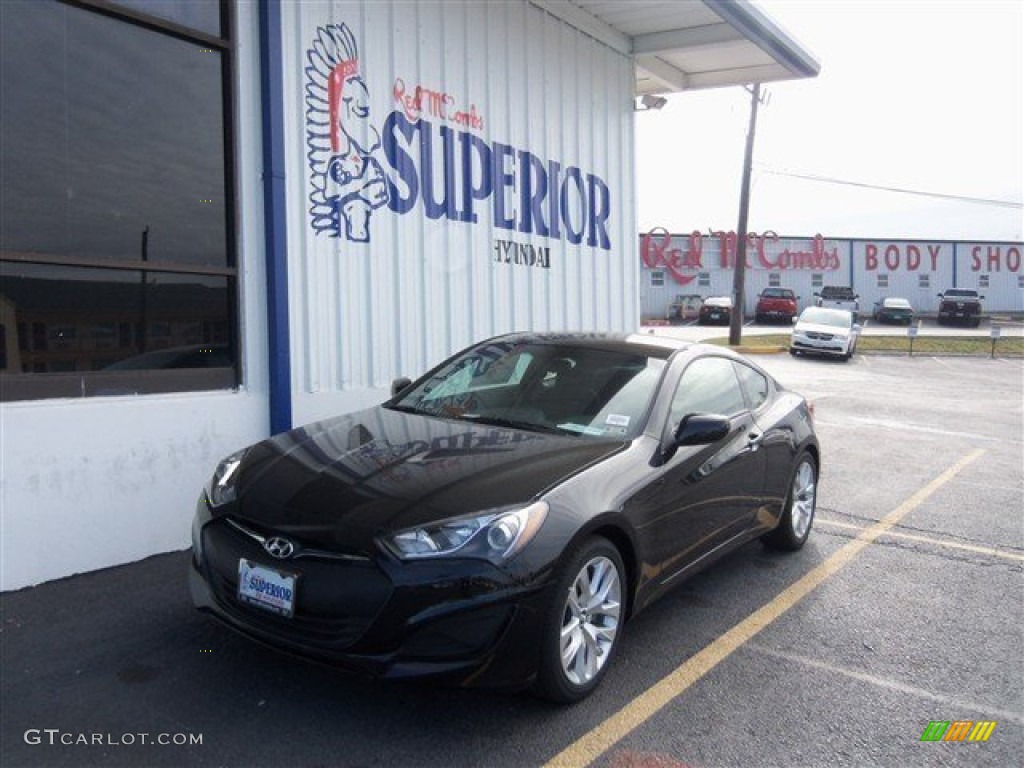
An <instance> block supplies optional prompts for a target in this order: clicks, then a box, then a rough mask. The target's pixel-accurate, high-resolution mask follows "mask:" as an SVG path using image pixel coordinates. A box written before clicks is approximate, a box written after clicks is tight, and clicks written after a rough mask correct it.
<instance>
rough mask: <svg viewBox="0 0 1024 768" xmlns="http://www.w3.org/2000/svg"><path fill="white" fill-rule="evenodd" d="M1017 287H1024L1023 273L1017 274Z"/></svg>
mask: <svg viewBox="0 0 1024 768" xmlns="http://www.w3.org/2000/svg"><path fill="white" fill-rule="evenodd" d="M1017 287H1018V288H1021V289H1024V275H1017Z"/></svg>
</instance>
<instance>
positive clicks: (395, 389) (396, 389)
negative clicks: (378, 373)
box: [391, 376, 412, 397]
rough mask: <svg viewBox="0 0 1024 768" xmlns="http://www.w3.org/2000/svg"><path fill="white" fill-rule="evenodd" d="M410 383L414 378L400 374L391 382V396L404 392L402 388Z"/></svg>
mask: <svg viewBox="0 0 1024 768" xmlns="http://www.w3.org/2000/svg"><path fill="white" fill-rule="evenodd" d="M410 384H412V379H410V378H409V377H408V376H399V377H398V378H397V379H395V380H393V381H392V382H391V396H392V397H398V396H399V395H400V394H401V393H402V390H404V389H405V388H406V387H408V386H409V385H410Z"/></svg>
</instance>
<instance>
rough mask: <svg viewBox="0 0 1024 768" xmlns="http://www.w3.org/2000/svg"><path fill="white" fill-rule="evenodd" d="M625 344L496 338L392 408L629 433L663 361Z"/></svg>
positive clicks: (571, 430) (572, 430)
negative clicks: (629, 347)
mask: <svg viewBox="0 0 1024 768" xmlns="http://www.w3.org/2000/svg"><path fill="white" fill-rule="evenodd" d="M623 346H624V345H617V346H613V347H612V346H608V347H606V346H596V345H595V346H587V345H583V344H555V343H536V342H522V341H519V342H513V341H508V342H491V343H488V344H484V345H482V346H479V347H475V348H473V349H471V350H468V351H467V352H465V353H463V354H462V355H460V356H458V357H456V358H453V359H452V360H449V361H448V362H446V363H445V364H443V365H442V366H441V367H440V368H438V369H437V370H436V371H434V372H433V373H432V374H430V375H429V376H427V377H426V378H424V379H422V380H420V381H419V382H418V383H417V384H416V385H415V386H413V387H411V388H410V389H409V390H408V391H407V392H406V393H404V394H403V395H402V396H401V397H399V398H398V399H396V400H394V401H392V402H391V403H390V404H388V406H387V407H389V408H393V409H395V410H401V411H407V412H414V413H423V414H426V415H430V416H437V417H440V418H448V419H460V420H464V421H473V422H477V423H483V424H494V425H499V426H508V427H513V428H521V429H528V430H533V431H542V432H556V433H561V434H572V435H579V436H587V437H614V438H619V439H630V438H632V437H635V436H636V435H637V434H638V433H639V431H640V429H641V428H642V425H643V422H644V420H645V417H646V415H647V411H648V408H649V407H650V403H651V400H652V398H653V397H654V393H655V390H656V389H657V386H658V382H659V381H660V379H661V373H662V371H663V370H664V367H665V364H666V361H665V359H664V357H661V356H658V355H657V354H656V353H655V352H653V351H651V350H648V349H639V350H638V351H633V350H626V349H623ZM669 352H670V350H665V351H664V355H665V356H667V355H668V354H669Z"/></svg>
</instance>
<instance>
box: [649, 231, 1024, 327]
mask: <svg viewBox="0 0 1024 768" xmlns="http://www.w3.org/2000/svg"><path fill="white" fill-rule="evenodd" d="M729 234H730V233H718V232H715V233H699V232H694V233H692V234H689V235H678V234H674V235H668V234H667V233H661V234H657V233H651V234H648V235H642V236H641V237H640V264H641V281H640V285H641V313H642V315H643V317H644V318H649V319H657V318H660V317H664V316H665V313H666V310H667V308H668V306H669V305H670V304H671V303H672V301H673V300H674V298H675V297H676V296H677V295H680V294H699V295H700V296H702V297H705V298H706V297H708V296H728V295H730V294H731V293H732V263H733V259H734V256H733V254H734V252H735V238H732V239H730V238H729V237H728V235H729ZM723 247H724V249H725V251H726V253H727V255H726V256H725V257H724V258H723V255H722V254H723ZM1022 255H1024V244H1021V243H990V242H982V243H972V242H950V241H920V240H845V239H843V240H837V239H828V240H826V239H824V238H820V237H815V238H791V237H780V238H776V237H775V236H774V235H772V234H771V233H768V234H767V235H765V236H763V237H762V236H759V235H755V236H753V237H752V238H751V239H750V241H749V244H748V255H747V271H746V283H745V291H744V297H745V301H744V304H745V312H746V314H747V315H750V316H752V315H753V314H754V307H755V305H756V303H757V296H758V294H759V293H760V292H761V291H762V290H763V289H764V288H766V287H768V286H770V285H778V286H779V287H782V288H790V289H792V290H793V291H794V292H795V293H796V294H797V296H799V297H800V301H799V305H800V307H801V308H803V307H806V306H809V305H811V304H813V303H814V294H815V293H816V292H818V291H820V288H821V286H823V285H850V286H852V287H853V288H854V290H855V291H856V292H857V293H858V295H859V296H860V307H861V312H862V313H864V314H868V313H870V312H871V309H872V306H873V305H874V303H875V301H877V300H879V299H881V298H883V297H886V296H901V297H903V298H906V299H907V300H909V301H910V303H911V304H912V305H913V307H914V309H915V310H916V311H918V312H923V313H925V314H934V313H935V312H937V311H938V296H937V294H939V293H941V292H942V291H944V290H946V289H947V288H954V287H958V288H977V289H978V290H979V291H980V292H981V293H982V294H983V295H984V296H985V297H986V300H985V302H984V306H985V310H986V312H1022V311H1024V306H1022V302H1024V269H1022V268H1021V267H1022V263H1021V262H1022ZM659 272H660V273H661V274H662V275H663V277H664V285H663V286H655V285H653V284H652V273H659Z"/></svg>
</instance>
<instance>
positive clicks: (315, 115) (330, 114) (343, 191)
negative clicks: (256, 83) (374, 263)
mask: <svg viewBox="0 0 1024 768" xmlns="http://www.w3.org/2000/svg"><path fill="white" fill-rule="evenodd" d="M306 60H307V62H308V63H307V66H306V146H307V149H308V152H307V155H306V156H307V159H308V162H309V170H310V184H311V187H310V194H309V216H310V222H311V224H312V226H313V230H314V231H315V232H316V233H317V234H318V235H319V234H326V235H328V236H330V237H340V236H342V235H344V237H345V238H346V239H347V240H351V241H354V242H361V243H366V242H369V240H370V229H369V224H370V214H371V213H372V212H373V210H374V209H376V208H380V207H381V206H382V205H384V204H385V203H387V201H388V191H387V185H386V184H385V182H384V171H383V170H382V168H381V165H380V162H379V161H378V160H377V159H376V158H375V157H374V153H375V152H377V151H378V150H379V149H380V133H379V132H378V131H377V129H376V128H374V127H373V125H372V124H371V123H370V98H369V93H368V91H367V89H366V83H365V81H364V80H363V76H362V75H361V74H360V73H359V50H358V48H357V47H356V41H355V38H354V37H353V36H352V31H351V30H350V29H349V28H348V26H347V25H346V24H329V25H327V26H325V27H320V28H319V29H317V33H316V36H315V38H314V40H313V45H312V47H311V48H310V49H309V50H308V51H307V53H306Z"/></svg>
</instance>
